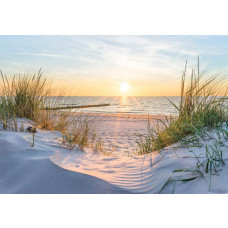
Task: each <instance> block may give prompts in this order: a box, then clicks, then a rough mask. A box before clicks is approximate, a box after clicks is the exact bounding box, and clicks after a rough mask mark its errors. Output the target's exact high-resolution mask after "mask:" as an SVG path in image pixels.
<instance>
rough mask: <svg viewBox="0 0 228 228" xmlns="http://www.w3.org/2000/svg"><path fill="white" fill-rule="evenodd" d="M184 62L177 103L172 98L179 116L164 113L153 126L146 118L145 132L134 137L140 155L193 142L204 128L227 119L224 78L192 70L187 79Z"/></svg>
mask: <svg viewBox="0 0 228 228" xmlns="http://www.w3.org/2000/svg"><path fill="white" fill-rule="evenodd" d="M186 72H187V62H186V65H185V69H184V71H183V75H182V81H181V94H180V101H179V104H175V103H173V102H172V101H170V102H171V103H172V105H173V106H174V107H175V108H176V110H177V111H178V113H179V115H178V116H177V117H168V116H165V120H159V122H158V124H157V125H156V126H155V127H151V126H150V121H149V120H148V134H147V135H146V136H141V137H140V139H139V140H138V151H139V153H141V154H146V153H150V152H153V151H158V152H159V151H160V150H162V149H163V148H165V147H167V146H169V145H172V144H174V143H177V142H181V143H182V144H185V145H188V144H192V145H194V144H197V143H198V142H199V140H198V139H199V137H198V136H200V137H203V136H204V134H206V132H207V130H211V129H214V128H218V127H219V126H221V124H222V123H223V122H227V121H228V112H227V111H228V110H227V103H226V102H227V96H226V95H227V91H226V90H227V81H225V79H223V78H221V77H220V76H219V75H217V74H215V75H211V76H208V75H205V74H200V73H199V63H198V70H197V73H196V71H195V70H192V72H191V75H190V78H189V80H187V78H186Z"/></svg>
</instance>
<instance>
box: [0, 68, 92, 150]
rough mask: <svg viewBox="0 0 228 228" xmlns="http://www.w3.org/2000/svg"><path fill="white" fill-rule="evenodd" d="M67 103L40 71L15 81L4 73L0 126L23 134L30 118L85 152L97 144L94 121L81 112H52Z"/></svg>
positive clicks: (0, 89) (0, 85)
mask: <svg viewBox="0 0 228 228" xmlns="http://www.w3.org/2000/svg"><path fill="white" fill-rule="evenodd" d="M66 103H67V99H66V98H65V96H64V91H63V90H61V91H59V90H57V89H56V88H54V87H53V85H52V83H51V81H50V80H48V78H47V77H45V76H43V75H42V72H41V70H39V72H38V73H37V74H34V75H30V74H24V75H16V76H14V77H12V78H10V77H7V76H5V75H4V74H3V73H2V72H1V81H0V125H2V127H3V129H4V130H8V129H10V130H14V131H18V130H21V131H24V130H26V129H24V124H23V119H29V120H30V121H32V123H33V125H34V126H35V127H38V128H40V129H43V130H51V131H59V132H61V133H62V135H63V143H66V142H68V144H69V145H70V147H71V148H73V147H75V146H78V147H79V148H80V149H81V150H83V149H84V148H85V147H87V146H88V145H89V144H91V143H92V142H93V141H95V140H94V124H93V121H92V120H91V118H89V117H86V118H84V117H83V115H81V114H80V113H74V114H72V110H70V109H69V110H66V111H61V110H57V109H51V108H53V107H58V106H59V105H60V104H62V105H64V104H66ZM46 109H48V110H46ZM19 125H20V129H19V128H18V126H19ZM32 145H33V146H34V135H33V143H32Z"/></svg>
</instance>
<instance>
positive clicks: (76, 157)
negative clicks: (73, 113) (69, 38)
mask: <svg viewBox="0 0 228 228" xmlns="http://www.w3.org/2000/svg"><path fill="white" fill-rule="evenodd" d="M95 118H96V119H97V122H98V128H97V134H98V135H100V136H101V138H102V140H103V141H104V142H105V145H104V148H105V150H104V152H103V153H98V152H92V151H91V150H90V149H86V150H85V151H80V150H79V149H78V148H74V149H73V150H69V149H67V148H65V147H64V146H62V145H61V143H60V141H59V139H60V137H61V134H60V133H59V132H51V131H42V130H38V132H37V133H36V134H35V145H34V147H31V142H32V134H31V133H28V132H12V131H2V132H1V134H0V144H1V147H0V193H81V194H86V193H108V194H119V193H120V194H123V193H173V188H174V182H172V183H170V184H169V185H167V186H166V188H164V189H163V190H162V188H163V186H164V184H165V183H166V182H167V180H168V179H169V178H170V176H171V175H172V174H173V171H174V170H175V169H186V168H192V167H194V166H195V164H196V159H195V157H194V156H192V151H194V153H195V154H197V155H201V154H202V153H204V152H205V146H204V147H201V148H191V150H189V148H178V145H172V146H169V147H167V148H165V150H163V151H162V152H161V153H159V154H156V153H153V154H146V155H137V154H136V153H134V151H133V150H135V149H136V139H137V134H145V133H146V131H147V121H148V120H147V118H146V116H144V117H142V118H140V117H139V116H128V117H126V116H110V115H97V116H95ZM28 125H29V123H27V126H28ZM223 142H224V145H223V149H225V150H226V146H228V143H227V141H226V140H225V139H223ZM202 143H203V144H204V145H205V144H208V145H210V144H212V143H213V142H212V140H208V141H203V142H202ZM224 159H228V157H227V155H226V154H224ZM227 173H228V169H227V167H226V166H224V167H223V169H222V171H221V173H220V174H219V175H213V176H212V183H213V184H212V187H211V189H210V191H209V185H210V175H209V174H206V175H205V176H204V178H202V177H198V175H197V178H196V179H194V180H192V181H191V182H186V183H184V182H181V181H180V182H177V183H176V184H175V191H174V193H183V194H184V193H204V194H205V193H227V192H228V185H227V184H226V182H225V178H226V174H227ZM177 174H178V175H176V176H177V177H179V178H180V177H181V178H192V177H195V176H196V173H187V174H186V173H177ZM161 190H162V191H161Z"/></svg>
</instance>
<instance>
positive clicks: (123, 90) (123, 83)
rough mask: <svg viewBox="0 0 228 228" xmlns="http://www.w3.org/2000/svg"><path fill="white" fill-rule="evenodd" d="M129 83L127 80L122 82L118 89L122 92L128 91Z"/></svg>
mask: <svg viewBox="0 0 228 228" xmlns="http://www.w3.org/2000/svg"><path fill="white" fill-rule="evenodd" d="M129 87H130V86H129V84H128V83H127V82H122V83H121V84H120V91H121V92H123V93H126V92H128V91H129Z"/></svg>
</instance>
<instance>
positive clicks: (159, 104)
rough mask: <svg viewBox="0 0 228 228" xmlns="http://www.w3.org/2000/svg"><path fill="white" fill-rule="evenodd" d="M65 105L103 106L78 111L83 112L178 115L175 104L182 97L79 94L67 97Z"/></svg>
mask: <svg viewBox="0 0 228 228" xmlns="http://www.w3.org/2000/svg"><path fill="white" fill-rule="evenodd" d="M64 100H65V101H64V105H77V106H81V105H99V104H110V106H103V107H89V108H82V109H79V110H77V111H80V112H83V113H110V114H138V115H140V114H146V115H177V114H178V111H177V110H176V108H175V107H174V105H173V104H172V103H174V104H178V102H179V101H180V97H173V96H172V97H170V96H169V97H162V96H134V97H133V96H122V97H121V96H115V97H110V96H109V97H105V96H77V97H65V98H64Z"/></svg>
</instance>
